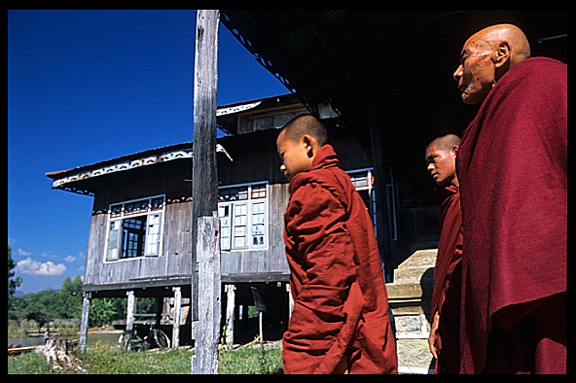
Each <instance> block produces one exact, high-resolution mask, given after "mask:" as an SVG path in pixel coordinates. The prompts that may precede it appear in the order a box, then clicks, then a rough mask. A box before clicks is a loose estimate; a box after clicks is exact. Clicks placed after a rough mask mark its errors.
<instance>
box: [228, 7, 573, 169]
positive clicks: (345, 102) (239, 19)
mask: <svg viewBox="0 0 576 383" xmlns="http://www.w3.org/2000/svg"><path fill="white" fill-rule="evenodd" d="M221 13H222V17H221V21H222V23H223V24H224V25H225V26H226V27H227V28H228V29H229V30H230V31H231V32H232V33H233V35H234V36H235V37H236V38H237V39H238V41H239V42H240V43H241V44H242V45H244V47H245V48H246V49H247V50H248V51H250V52H251V53H252V54H253V55H254V57H255V58H256V60H257V61H258V62H259V63H260V64H261V65H262V66H264V67H265V68H266V69H267V70H268V71H269V72H270V73H272V75H274V76H275V77H276V78H278V80H279V81H281V82H282V83H283V84H284V85H285V86H286V88H287V89H288V90H290V91H291V92H293V93H294V94H296V95H297V96H298V97H299V99H300V100H301V101H302V102H303V103H304V104H305V105H306V106H307V108H308V109H309V110H310V111H314V109H315V105H319V104H320V103H321V102H329V103H330V104H331V105H332V106H333V107H334V108H336V109H337V110H338V111H339V112H340V114H341V117H342V119H343V120H344V122H345V123H346V125H348V126H350V127H352V128H353V129H354V130H355V131H356V132H357V134H358V135H359V136H360V137H359V138H360V139H361V140H365V141H369V140H370V135H369V129H368V127H369V126H377V127H378V128H379V129H381V131H382V132H383V134H385V135H386V136H387V137H389V139H391V140H395V141H397V142H400V143H402V142H406V143H408V142H409V143H410V145H395V147H396V148H397V149H398V153H391V154H390V156H391V157H395V158H398V159H399V160H400V162H402V161H404V160H407V159H411V158H415V157H417V158H418V159H419V160H420V162H421V157H422V153H421V152H422V151H423V148H424V147H425V145H426V144H427V143H428V142H429V141H430V140H431V139H432V138H435V137H437V136H439V135H441V134H445V133H448V132H454V133H461V132H462V131H463V130H464V129H465V127H466V126H467V125H468V123H469V122H470V119H471V116H473V114H474V113H475V109H474V108H471V107H468V106H466V105H464V104H463V103H462V102H461V100H460V93H459V91H458V89H457V83H456V82H455V81H454V80H453V78H452V73H453V72H454V70H455V69H456V67H457V65H458V60H459V55H460V50H461V48H462V45H463V43H464V42H465V40H466V39H467V38H468V37H469V36H470V35H471V34H472V33H474V32H476V31H477V30H479V29H481V28H483V27H485V26H487V25H491V24H495V23H502V22H509V23H514V24H516V25H518V26H520V27H521V28H522V29H523V30H524V32H525V33H526V35H527V36H528V38H529V40H530V43H531V46H532V55H533V56H538V55H544V56H550V57H554V58H557V59H560V60H562V61H564V62H567V38H566V35H567V18H568V17H567V11H566V10H542V11H540V10H496V11H487V10H222V11H221ZM362 136H363V137H362ZM392 149H395V148H392Z"/></svg>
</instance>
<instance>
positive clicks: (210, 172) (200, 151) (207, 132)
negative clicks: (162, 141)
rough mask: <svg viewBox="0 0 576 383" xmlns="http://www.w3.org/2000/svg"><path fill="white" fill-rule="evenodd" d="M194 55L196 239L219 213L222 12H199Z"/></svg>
mask: <svg viewBox="0 0 576 383" xmlns="http://www.w3.org/2000/svg"><path fill="white" fill-rule="evenodd" d="M197 12H198V13H197V16H196V54H195V56H194V60H195V63H194V68H195V70H194V158H193V163H192V201H193V202H192V226H193V227H192V238H193V240H194V242H193V243H196V239H197V232H198V231H197V225H196V224H197V220H198V217H211V216H212V212H213V211H216V210H218V175H217V173H218V169H217V167H216V90H217V86H218V24H219V21H220V14H219V12H218V11H213V10H212V11H211V10H198V11H197ZM195 251H196V249H195V246H193V248H192V320H196V319H197V318H198V307H197V305H196V301H197V299H196V298H195V297H196V295H197V293H198V283H197V282H198V263H197V256H196V253H195Z"/></svg>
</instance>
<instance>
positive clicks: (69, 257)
mask: <svg viewBox="0 0 576 383" xmlns="http://www.w3.org/2000/svg"><path fill="white" fill-rule="evenodd" d="M64 260H65V261H66V262H70V263H72V262H74V261H75V260H76V257H75V256H73V255H69V256H67V257H66V258H64Z"/></svg>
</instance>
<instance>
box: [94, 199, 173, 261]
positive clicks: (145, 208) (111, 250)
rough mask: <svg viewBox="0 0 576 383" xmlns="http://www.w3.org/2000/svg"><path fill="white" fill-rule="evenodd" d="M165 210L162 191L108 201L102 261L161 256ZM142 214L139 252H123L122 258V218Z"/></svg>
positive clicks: (136, 216)
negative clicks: (127, 254)
mask: <svg viewBox="0 0 576 383" xmlns="http://www.w3.org/2000/svg"><path fill="white" fill-rule="evenodd" d="M159 200H161V201H159ZM153 203H154V206H153ZM131 209H132V210H131ZM165 210H166V195H165V194H159V195H153V196H150V197H143V198H136V199H131V200H126V201H121V202H115V203H111V204H110V205H109V206H108V220H107V225H106V240H105V242H104V243H105V246H104V263H110V262H118V261H130V260H135V259H141V258H148V257H160V256H161V255H162V244H163V242H164V241H163V239H164V235H163V233H164V214H165ZM141 217H146V219H145V221H144V231H145V236H144V241H143V243H142V255H137V256H134V257H127V256H126V255H124V256H123V257H122V256H121V254H122V253H123V248H124V243H123V239H124V233H123V228H124V220H126V219H130V218H141Z"/></svg>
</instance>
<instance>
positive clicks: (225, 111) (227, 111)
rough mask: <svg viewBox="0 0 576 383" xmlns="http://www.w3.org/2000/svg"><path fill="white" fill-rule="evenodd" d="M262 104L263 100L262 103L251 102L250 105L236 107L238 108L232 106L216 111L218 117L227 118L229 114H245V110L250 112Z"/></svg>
mask: <svg viewBox="0 0 576 383" xmlns="http://www.w3.org/2000/svg"><path fill="white" fill-rule="evenodd" d="M261 103H262V100H260V101H256V102H251V103H249V104H242V105H236V106H230V107H227V108H218V109H216V117H220V116H225V115H227V114H233V113H238V112H243V111H245V110H250V109H252V108H255V107H257V106H258V105H260V104H261Z"/></svg>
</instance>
